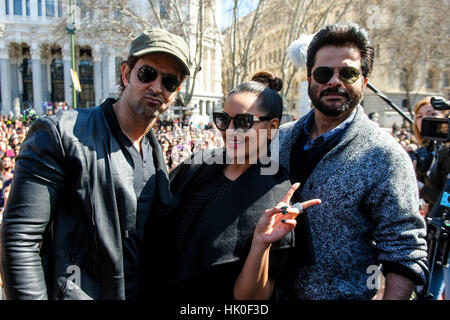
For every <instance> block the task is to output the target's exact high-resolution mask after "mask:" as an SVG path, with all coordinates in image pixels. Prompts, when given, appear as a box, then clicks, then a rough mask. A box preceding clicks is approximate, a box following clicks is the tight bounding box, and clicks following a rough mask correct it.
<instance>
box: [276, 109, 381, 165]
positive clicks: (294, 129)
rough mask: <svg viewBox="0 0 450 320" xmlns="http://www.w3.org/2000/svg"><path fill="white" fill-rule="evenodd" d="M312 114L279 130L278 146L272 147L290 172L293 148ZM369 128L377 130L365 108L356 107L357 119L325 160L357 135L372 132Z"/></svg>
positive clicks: (281, 163)
mask: <svg viewBox="0 0 450 320" xmlns="http://www.w3.org/2000/svg"><path fill="white" fill-rule="evenodd" d="M312 112H314V110H311V111H310V112H309V113H308V114H307V115H305V116H303V117H302V118H300V119H299V120H297V121H295V122H289V123H286V124H284V125H282V126H281V127H280V130H279V135H278V139H279V143H278V145H272V146H271V148H272V150H273V152H272V153H273V154H278V155H279V162H280V165H282V166H284V167H285V168H286V169H287V170H288V171H289V160H290V153H291V150H292V147H293V146H294V144H295V141H296V140H297V137H298V135H299V134H300V132H301V130H303V127H304V126H305V125H306V120H307V119H308V115H309V114H310V113H312ZM368 127H373V128H375V125H374V123H373V122H372V121H370V120H369V118H368V117H367V115H366V114H365V113H364V109H363V107H362V106H361V105H358V106H357V107H356V114H355V118H354V119H353V121H352V122H351V123H350V125H349V126H348V128H347V130H346V131H345V132H344V134H343V136H342V138H341V141H339V143H338V144H337V146H336V147H334V148H333V149H332V150H331V151H330V152H328V153H327V154H326V155H325V156H324V159H325V158H328V157H330V156H332V155H333V154H335V153H336V152H339V150H341V148H342V147H343V146H345V145H346V144H347V143H348V142H349V141H351V140H352V139H353V138H354V137H355V136H356V135H364V134H366V132H371V131H372V130H365V128H368Z"/></svg>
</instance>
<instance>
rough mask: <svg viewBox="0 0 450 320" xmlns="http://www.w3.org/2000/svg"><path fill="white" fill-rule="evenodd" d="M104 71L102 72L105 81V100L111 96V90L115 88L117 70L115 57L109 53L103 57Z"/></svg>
mask: <svg viewBox="0 0 450 320" xmlns="http://www.w3.org/2000/svg"><path fill="white" fill-rule="evenodd" d="M102 66H103V70H102V80H103V85H102V86H103V99H106V98H108V97H109V96H111V91H112V90H111V89H112V88H113V86H114V84H115V83H116V81H115V76H116V70H115V57H113V56H111V55H110V54H109V53H108V54H107V55H105V56H103V65H102Z"/></svg>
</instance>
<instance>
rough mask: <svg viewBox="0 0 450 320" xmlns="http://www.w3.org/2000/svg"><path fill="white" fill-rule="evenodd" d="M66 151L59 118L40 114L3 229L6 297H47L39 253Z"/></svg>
mask: <svg viewBox="0 0 450 320" xmlns="http://www.w3.org/2000/svg"><path fill="white" fill-rule="evenodd" d="M63 160H64V152H63V149H62V144H61V139H60V137H59V133H58V131H57V129H56V126H55V124H54V123H53V122H52V121H51V120H50V119H48V118H41V119H39V120H37V121H36V122H35V123H34V124H33V126H32V127H31V128H30V131H29V133H28V135H27V137H26V139H25V141H24V142H23V144H22V148H21V151H20V155H19V156H18V159H17V163H16V167H15V172H14V178H13V182H12V185H11V191H10V195H9V199H8V202H7V206H6V209H5V212H4V217H3V225H2V232H1V237H2V238H1V243H2V246H1V260H2V266H1V267H2V268H1V269H2V270H1V271H2V278H3V281H4V287H5V291H6V296H7V298H8V299H46V298H47V289H46V284H45V280H44V272H43V268H42V263H41V257H40V255H39V251H40V244H41V241H42V239H43V234H44V232H45V230H46V228H47V225H48V224H49V221H50V219H51V216H52V214H53V213H54V211H55V210H56V209H55V208H56V205H57V200H58V197H59V195H60V192H61V190H62V185H63V176H64V173H63V166H62V164H63V163H64V161H63Z"/></svg>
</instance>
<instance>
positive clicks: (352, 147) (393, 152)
mask: <svg viewBox="0 0 450 320" xmlns="http://www.w3.org/2000/svg"><path fill="white" fill-rule="evenodd" d="M311 112H314V111H311ZM305 118H306V117H303V118H301V119H299V120H298V121H296V122H290V123H287V124H285V125H283V126H281V128H280V130H279V145H278V147H279V153H278V152H276V151H277V146H275V145H274V146H272V150H273V151H274V152H275V153H276V154H277V155H278V156H279V162H280V164H281V165H282V166H284V167H285V168H287V169H288V170H289V159H290V152H291V150H292V147H293V145H294V143H295V140H296V139H297V137H298V135H299V132H300V130H301V129H302V127H303V126H304V124H305V123H304V122H305V121H304V120H305ZM313 198H320V199H321V200H322V204H320V205H317V206H314V207H311V208H308V209H307V210H306V212H305V213H304V214H307V215H308V221H309V227H310V229H311V237H312V239H311V240H312V244H313V248H314V256H315V262H314V264H313V265H310V266H305V267H301V268H300V269H299V270H298V272H296V274H295V276H294V279H292V285H294V287H295V292H296V294H297V296H298V297H299V298H300V299H370V298H372V297H373V296H374V295H375V293H376V288H373V284H374V281H372V279H373V274H374V273H373V269H372V268H373V267H372V268H369V267H370V266H376V265H379V264H391V265H396V266H399V267H400V268H401V269H402V270H404V271H406V272H407V273H409V274H410V275H411V276H412V277H413V278H414V279H416V282H419V283H420V282H422V283H423V282H425V281H426V276H427V274H428V269H427V244H426V241H425V236H426V228H425V222H424V220H423V218H422V217H421V216H420V214H419V199H418V189H417V183H416V178H415V174H414V169H413V166H412V163H411V160H410V159H409V157H408V155H407V153H406V152H405V151H404V150H403V148H402V147H401V146H400V145H399V144H398V142H396V141H395V139H394V138H393V137H392V136H390V135H389V134H388V133H386V132H385V131H383V130H382V129H380V128H378V127H377V126H376V125H374V124H373V123H372V121H370V120H369V119H368V117H367V116H366V115H365V113H364V111H363V108H362V107H361V106H358V107H357V113H356V115H355V118H354V119H353V121H352V123H351V124H350V126H349V128H348V129H347V131H346V132H345V133H344V135H343V137H342V139H341V141H340V142H339V143H338V145H337V146H336V147H335V148H333V149H332V150H331V151H330V152H328V153H327V154H326V155H325V156H324V157H323V158H322V160H321V161H320V162H319V163H318V164H317V166H316V168H315V169H314V171H313V172H312V173H311V175H310V176H309V178H308V179H307V181H306V182H305V185H304V187H303V190H302V192H301V199H302V201H305V200H308V199H313ZM371 277H372V278H371Z"/></svg>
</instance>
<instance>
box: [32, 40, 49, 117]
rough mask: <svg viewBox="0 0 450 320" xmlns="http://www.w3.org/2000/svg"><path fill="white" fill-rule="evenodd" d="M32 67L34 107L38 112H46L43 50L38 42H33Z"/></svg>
mask: <svg viewBox="0 0 450 320" xmlns="http://www.w3.org/2000/svg"><path fill="white" fill-rule="evenodd" d="M31 67H32V72H33V108H34V110H36V112H38V113H45V112H46V111H47V110H45V108H43V107H42V66H41V50H40V48H39V46H38V44H37V43H32V44H31Z"/></svg>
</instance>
